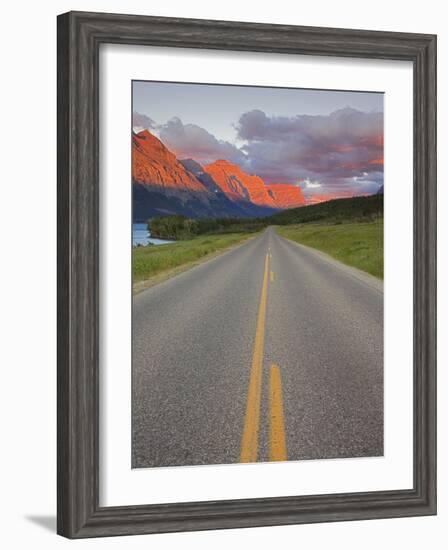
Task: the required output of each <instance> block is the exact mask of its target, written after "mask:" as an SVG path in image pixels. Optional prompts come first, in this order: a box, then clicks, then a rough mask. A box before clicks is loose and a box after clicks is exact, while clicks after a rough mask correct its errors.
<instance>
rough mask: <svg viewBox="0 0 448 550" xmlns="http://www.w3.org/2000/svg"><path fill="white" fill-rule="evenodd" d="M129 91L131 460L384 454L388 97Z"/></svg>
mask: <svg viewBox="0 0 448 550" xmlns="http://www.w3.org/2000/svg"><path fill="white" fill-rule="evenodd" d="M131 93H132V113H130V116H132V135H131V136H130V137H131V145H130V146H131V151H132V153H131V154H132V174H130V175H129V184H130V185H129V192H130V193H132V400H131V401H132V402H131V407H132V449H131V450H130V451H131V452H132V468H160V467H175V466H177V467H180V466H207V465H230V464H241V463H257V462H258V463H267V462H278V461H302V460H324V459H348V458H352V459H353V458H361V457H382V456H383V455H384V404H383V397H384V395H383V394H384V383H383V380H384V372H383V370H384V365H383V197H384V193H385V191H384V171H383V164H384V163H383V159H384V151H383V147H384V124H383V113H384V105H383V99H384V94H383V93H379V92H371V91H369V90H362V89H361V90H356V91H354V90H331V89H328V90H325V89H308V88H307V89H302V88H282V87H262V86H240V85H229V84H209V83H206V82H204V83H188V82H161V81H144V80H133V81H132V83H131ZM397 183H399V182H396V181H392V182H391V185H394V184H395V185H396V184H397ZM124 185H126V182H124ZM386 193H387V191H386ZM130 230H131V228H130ZM130 246H131V245H130ZM130 291H131V290H130Z"/></svg>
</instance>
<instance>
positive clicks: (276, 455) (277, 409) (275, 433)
mask: <svg viewBox="0 0 448 550" xmlns="http://www.w3.org/2000/svg"><path fill="white" fill-rule="evenodd" d="M269 460H271V461H279V460H288V457H287V452H286V436H285V421H284V416H283V396H282V379H281V374H280V369H279V367H278V366H277V365H275V364H274V363H273V364H272V365H271V370H270V377H269Z"/></svg>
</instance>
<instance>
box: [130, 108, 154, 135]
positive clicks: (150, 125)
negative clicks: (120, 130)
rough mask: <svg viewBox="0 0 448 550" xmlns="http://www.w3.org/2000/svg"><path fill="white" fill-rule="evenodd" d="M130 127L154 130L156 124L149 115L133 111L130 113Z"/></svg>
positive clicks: (136, 129) (137, 129)
mask: <svg viewBox="0 0 448 550" xmlns="http://www.w3.org/2000/svg"><path fill="white" fill-rule="evenodd" d="M132 127H133V129H134V130H135V131H137V132H138V131H140V130H154V129H155V128H157V124H156V123H155V122H154V121H153V120H152V118H150V117H149V116H146V115H142V114H141V113H137V112H136V111H134V112H133V113H132Z"/></svg>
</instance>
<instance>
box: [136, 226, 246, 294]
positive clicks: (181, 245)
mask: <svg viewBox="0 0 448 550" xmlns="http://www.w3.org/2000/svg"><path fill="white" fill-rule="evenodd" d="M251 236H252V235H251V234H248V233H232V234H226V235H204V236H202V237H195V238H193V239H190V240H188V241H179V242H176V243H172V244H164V245H160V246H159V245H157V246H142V247H136V248H133V249H132V274H133V282H134V291H137V292H138V291H139V290H143V288H147V287H148V286H151V282H153V283H158V282H161V281H162V280H164V279H166V278H168V277H170V276H172V275H175V274H177V273H180V272H181V271H184V270H185V269H186V268H189V267H193V266H194V265H196V264H197V263H199V262H200V261H201V260H203V259H207V258H210V257H212V256H213V255H216V254H217V253H218V252H222V251H224V250H225V249H227V248H230V247H232V246H234V245H236V244H238V243H240V242H242V241H244V240H246V239H248V238H249V237H251Z"/></svg>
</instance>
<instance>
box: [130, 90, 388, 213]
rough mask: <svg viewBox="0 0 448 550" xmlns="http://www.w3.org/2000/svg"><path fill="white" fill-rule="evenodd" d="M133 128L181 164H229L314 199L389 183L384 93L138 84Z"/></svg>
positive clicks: (366, 190)
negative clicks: (158, 142)
mask: <svg viewBox="0 0 448 550" xmlns="http://www.w3.org/2000/svg"><path fill="white" fill-rule="evenodd" d="M132 100H133V129H134V131H140V130H142V129H149V130H150V131H151V132H152V133H154V134H155V135H157V136H158V137H159V138H160V139H161V141H162V142H163V143H164V144H165V145H166V146H167V147H168V148H169V149H170V150H171V151H173V152H174V153H175V154H176V156H177V157H178V158H180V159H183V158H193V159H194V160H196V161H198V162H200V163H201V164H205V165H206V164H209V163H211V162H213V161H215V160H218V159H226V160H229V161H230V162H234V163H236V164H239V165H240V167H241V168H242V169H243V170H244V171H246V172H248V173H251V174H257V175H258V176H260V177H261V178H263V179H264V180H265V181H266V183H291V184H295V185H299V186H300V187H301V188H302V189H303V191H304V193H305V196H306V197H307V198H308V199H309V200H310V201H311V202H312V199H313V197H325V198H327V197H328V198H334V197H338V196H353V195H360V194H370V193H375V192H376V191H377V190H378V188H379V187H380V186H381V185H382V184H383V94H381V93H375V92H353V91H337V90H311V89H295V88H268V87H255V86H226V85H210V84H186V83H171V82H151V81H134V82H133V86H132Z"/></svg>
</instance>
